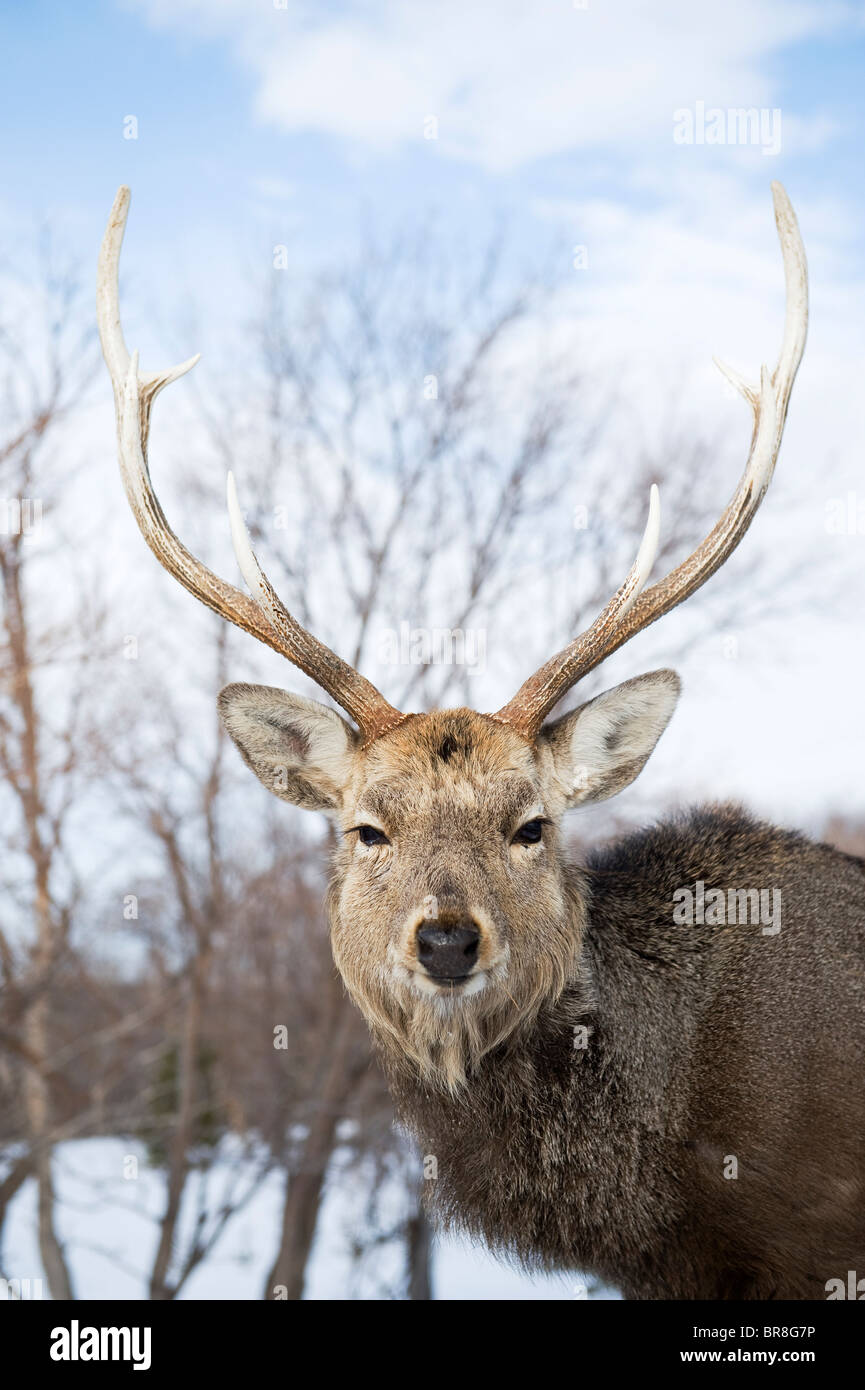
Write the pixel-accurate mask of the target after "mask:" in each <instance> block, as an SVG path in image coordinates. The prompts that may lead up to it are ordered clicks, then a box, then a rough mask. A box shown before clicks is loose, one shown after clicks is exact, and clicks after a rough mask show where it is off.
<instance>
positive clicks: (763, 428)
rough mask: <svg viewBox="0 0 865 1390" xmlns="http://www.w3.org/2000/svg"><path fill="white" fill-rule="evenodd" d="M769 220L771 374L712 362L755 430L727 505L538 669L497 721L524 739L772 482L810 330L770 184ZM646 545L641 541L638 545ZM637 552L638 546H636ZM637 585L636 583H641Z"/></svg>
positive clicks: (680, 597) (789, 216)
mask: <svg viewBox="0 0 865 1390" xmlns="http://www.w3.org/2000/svg"><path fill="white" fill-rule="evenodd" d="M772 196H773V201H774V205H775V221H776V224H777V228H778V239H779V241H780V244H781V254H782V256H783V260H784V280H785V288H786V312H785V318H784V337H783V342H782V345H781V351H780V353H779V356H778V362H777V365H776V367H775V370H774V372H772V373H771V375H770V373H769V371H768V368H766V367H763V368H761V372H760V385H759V387H753V386H750V385H749V384H748V383H747V382H746V381H744V379H743V378H742V377H741V376H739V374H738V373H737V372H734V371H733V370H732V369H731V368H729V367H726V366H724V364H723V363H720V362H718V363H717V365H718V367H719V368H720V370H721V371H722V372H723V374H724V375H725V376H726V377H727V379H728V380H729V381H731V382H732V384H733V385H734V386H735V387H736V388H737V390H738V391H739V392H740V393H741V395H742V396H743V397H744V398H745V400H746V401H747V402H748V404H749V405H750V406H751V409H752V411H753V412H754V430H753V434H752V436H751V447H750V450H749V454H748V461H747V463H746V465H745V471H744V473H743V474H742V477H741V479H740V480H739V484H738V486H737V488H736V491H735V492H734V494H733V496H732V498H731V499H730V502H729V503H728V505H727V507H726V508H725V509H724V511H723V512H722V514H721V516H720V518H719V519H718V521H717V522H716V523H715V525H714V526H713V528H712V530H711V531H710V532H709V534H708V536H706V538H705V539H704V540H703V541H701V543H700V544H699V545H698V546H697V548H696V550H695V551H694V552H693V554H691V555H690V556H688V558H687V559H686V560H684V561H682V563H681V564H680V565H677V567H676V568H675V569H674V570H671V572H670V573H669V574H668V575H667V576H666V578H665V579H662V580H659V582H658V583H657V584H653V585H652V586H651V588H649V589H645V590H644V591H643V592H642V593H640V592H639V589H636V588H635V589H634V590H633V592H632V595H631V598H630V601H629V602H628V603H626V604H620V603H619V602H618V601H619V599H620V595H621V594H622V592H623V590H624V589H625V588H626V587H627V585H628V583H630V581H631V576H632V575H633V570H632V571H631V575H629V576H628V579H627V580H626V581H625V585H623V586H622V589H620V590H619V593H618V594H617V595H616V596H615V598H614V599H612V600H611V602H610V603H609V604H608V605H607V607H606V608H605V609H604V610H603V612H602V613H601V615H600V617H599V618H597V619H596V620H595V622H594V623H593V624H592V626H591V627H590V628H589V629H588V631H587V632H585V633H584V634H582V636H580V637H578V638H576V639H575V640H574V641H573V642H571V643H570V645H569V646H567V647H565V648H564V650H563V651H561V652H559V653H558V655H556V656H554V657H552V658H551V659H550V660H549V661H548V662H546V664H545V665H544V666H542V667H541V668H540V670H538V671H536V672H535V674H534V675H533V676H531V677H530V678H529V679H528V680H527V681H525V682H524V684H523V685H522V686H521V687H520V689H519V690H518V691H517V694H516V695H515V696H514V698H513V699H512V700H511V701H509V703H508V704H507V705H505V706H504V707H503V708H502V709H500V710H499V711H498V713H497V714H496V716H495V718H497V719H499V720H501V721H503V722H504V723H507V724H510V725H511V726H512V727H513V728H515V729H516V730H517V731H518V732H519V733H521V734H523V736H524V737H526V738H528V739H530V740H533V739H534V738H536V736H537V734H538V731H539V730H540V727H541V725H542V724H543V722H544V720H545V719H546V717H547V715H548V714H549V712H550V710H552V709H553V707H554V706H555V705H556V704H557V703H558V701H559V700H560V699H561V698H562V696H563V695H565V694H566V692H567V691H568V690H569V689H570V688H571V686H573V685H574V684H575V683H576V682H577V681H578V680H580V679H581V677H583V676H585V675H587V674H588V672H589V671H592V670H594V668H595V667H596V666H598V665H599V664H600V662H602V661H603V660H604V659H605V658H606V657H608V656H610V655H611V654H612V653H613V652H614V651H616V650H618V648H619V647H621V646H622V645H623V644H624V643H625V642H627V641H628V639H629V638H631V637H633V636H635V634H636V633H638V632H640V631H641V630H642V629H643V628H645V627H648V626H649V625H650V624H651V623H653V622H656V621H657V619H658V618H660V617H662V616H663V614H665V613H669V611H670V610H671V609H672V608H675V607H676V606H677V605H678V604H680V603H682V602H684V600H685V599H687V598H689V597H690V595H691V594H693V593H694V592H695V591H696V590H697V589H699V588H700V586H701V585H702V584H705V582H706V580H707V579H709V578H710V577H711V575H713V574H714V573H715V571H716V570H717V569H719V568H720V567H721V565H723V563H724V561H725V560H726V559H728V557H729V556H730V555H731V554H732V553H733V551H734V550H735V549H736V546H737V545H738V544H739V542H740V541H741V539H742V537H743V536H744V534H745V532H746V531H747V529H748V527H749V526H750V524H751V522H752V520H753V518H754V516H755V514H756V512H757V509H758V507H759V506H760V503H761V502H762V500H763V497H764V496H765V493H766V489H767V488H768V486H769V483H770V482H771V481H772V474H773V472H774V469H775V462H776V460H777V457H778V451H779V449H780V446H781V438H782V435H783V432H784V421H785V419H786V415H787V405H788V402H789V399H790V392H791V391H792V389H793V382H794V381H795V378H796V372H797V371H798V368H799V363H800V362H801V360H802V353H803V352H804V349H805V339H806V336H807V332H808V268H807V262H806V260H805V248H804V246H803V245H802V238H801V236H800V234H799V226H798V223H797V221H796V214H795V213H794V211H793V208H792V205H791V203H790V200H789V198H788V197H787V194H786V192H785V190H784V188H783V187H782V186H781V184H780V183H773V184H772ZM644 544H645V540H644ZM641 550H642V547H641ZM640 587H642V586H640Z"/></svg>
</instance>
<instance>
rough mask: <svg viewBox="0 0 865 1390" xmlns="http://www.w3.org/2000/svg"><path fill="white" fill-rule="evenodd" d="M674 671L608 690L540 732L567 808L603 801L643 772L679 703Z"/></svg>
mask: <svg viewBox="0 0 865 1390" xmlns="http://www.w3.org/2000/svg"><path fill="white" fill-rule="evenodd" d="M680 690H681V681H680V680H679V677H678V676H677V675H676V672H675V671H652V672H650V674H649V675H647V676H637V677H635V679H634V680H630V681H624V682H623V683H622V684H621V685H616V686H614V687H613V689H612V690H605V691H604V693H603V695H598V696H597V697H596V698H595V699H594V700H589V702H588V704H585V705H580V707H579V709H575V710H572V711H571V712H570V714H566V715H563V717H562V718H561V719H557V720H555V721H554V723H552V724H545V725H544V727H543V728H542V729H541V732H540V735H539V738H538V742H539V743H541V744H545V745H546V746H547V748H548V749H549V751H550V754H551V755H552V759H553V764H554V767H555V772H556V779H557V781H558V783H559V785H560V787H561V789H562V791H563V793H564V796H565V802H566V805H567V806H568V807H570V806H580V805H583V804H585V803H586V802H589V801H605V800H606V799H607V797H608V796H613V795H615V793H616V792H618V791H621V789H622V787H626V786H627V785H628V783H629V782H633V780H634V778H635V777H636V776H637V774H638V773H640V772H642V770H643V767H644V765H645V763H646V761H647V760H648V757H649V755H650V753H651V752H652V750H653V748H654V747H655V744H656V743H657V742H658V739H659V738H660V737H661V734H662V733H663V732H664V730H665V729H666V727H667V724H668V723H669V721H670V716H671V715H672V713H673V710H674V709H675V708H676V701H677V700H678V698H679V691H680Z"/></svg>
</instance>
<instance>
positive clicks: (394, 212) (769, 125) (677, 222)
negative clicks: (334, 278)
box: [0, 0, 865, 823]
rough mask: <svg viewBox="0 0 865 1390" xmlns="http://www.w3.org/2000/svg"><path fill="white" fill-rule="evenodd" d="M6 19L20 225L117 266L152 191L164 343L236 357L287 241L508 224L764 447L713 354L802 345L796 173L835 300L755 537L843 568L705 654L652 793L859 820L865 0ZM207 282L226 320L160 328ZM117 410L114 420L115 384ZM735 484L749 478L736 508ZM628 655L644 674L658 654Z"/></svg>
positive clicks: (11, 11)
mask: <svg viewBox="0 0 865 1390" xmlns="http://www.w3.org/2000/svg"><path fill="white" fill-rule="evenodd" d="M0 44H2V66H3V81H2V83H0V141H2V144H0V148H2V165H0V168H2V178H0V237H2V238H4V239H5V240H6V241H7V242H9V240H10V239H11V241H12V242H15V241H16V240H17V241H20V240H21V239H22V238H25V239H26V237H27V236H29V235H32V230H28V229H32V228H34V227H36V226H37V225H39V224H40V222H42V221H44V220H46V219H47V220H49V221H50V223H51V225H52V227H53V228H54V229H55V231H56V233H57V235H59V236H60V237H61V239H62V241H63V244H64V246H65V247H67V248H68V250H69V252H70V254H71V255H72V256H75V257H80V258H82V259H83V260H84V261H85V262H86V261H92V260H95V254H96V250H97V247H98V242H99V238H100V237H101V233H102V228H103V226H104V221H105V218H106V216H107V213H108V209H109V207H110V205H111V201H112V198H113V195H114V192H115V190H116V188H117V186H118V185H119V184H120V183H128V184H130V185H131V187H132V190H133V210H132V218H131V223H130V232H129V237H128V249H127V252H126V253H125V255H126V260H125V266H126V271H127V273H128V274H129V275H130V276H131V277H132V279H133V282H134V285H135V287H136V297H135V300H134V303H133V306H132V317H133V323H134V326H135V328H136V330H139V329H140V333H141V345H142V347H143V349H144V350H145V353H147V352H148V351H152V352H153V353H154V354H155V353H156V351H157V350H159V351H160V353H161V354H163V355H165V356H167V357H173V356H175V355H176V356H186V355H187V354H188V353H190V352H192V351H195V350H196V348H198V347H203V348H204V351H205V353H206V351H207V344H208V342H211V343H214V342H217V341H220V337H221V335H223V334H225V333H226V332H228V331H229V330H228V325H229V323H230V322H231V321H232V319H233V318H236V317H237V315H238V314H239V313H240V312H242V308H243V296H244V293H245V292H246V287H247V286H248V277H249V273H250V271H253V272H254V271H255V269H256V268H261V267H265V266H267V265H268V264H270V263H271V261H272V256H273V248H274V246H275V245H277V244H280V245H282V244H284V245H286V246H287V247H288V248H289V254H290V260H291V263H292V264H297V265H299V266H303V267H309V266H316V265H333V264H338V263H339V261H340V258H342V257H347V256H350V254H351V252H352V249H353V248H354V247H355V246H356V245H357V241H358V236H359V234H360V229H361V228H362V227H363V226H364V224H365V223H367V222H369V221H370V220H372V221H373V222H374V223H375V225H376V226H377V227H378V228H380V229H382V230H386V229H387V228H389V227H391V226H393V227H397V226H400V225H401V224H402V223H403V222H404V221H405V219H406V218H415V219H417V218H418V217H420V218H424V217H426V216H429V217H430V219H431V220H432V219H433V218H434V219H435V222H436V226H437V229H438V233H439V235H440V236H442V237H444V238H445V240H449V239H451V240H452V241H453V244H454V246H455V247H458V246H460V245H461V244H463V243H464V242H465V240H466V239H467V238H468V239H469V240H471V238H473V237H476V238H478V239H480V240H482V239H483V236H484V235H485V233H486V232H487V231H488V229H489V228H490V227H491V226H492V225H494V224H495V223H496V221H497V219H499V218H505V219H506V220H507V223H508V226H509V229H510V235H511V237H512V240H513V242H514V244H515V245H516V247H517V248H518V249H519V250H520V251H521V252H522V253H524V254H525V256H526V257H527V258H529V259H531V258H532V257H533V256H535V257H537V256H540V257H543V256H552V257H553V258H554V259H555V258H556V257H560V258H562V264H563V265H564V264H567V268H568V272H569V279H566V282H565V286H564V288H563V291H562V295H561V301H560V306H559V312H558V314H557V316H556V319H555V321H554V322H553V323H552V324H551V326H550V332H551V334H554V335H556V334H558V335H560V336H561V340H562V341H563V342H570V341H571V335H573V339H574V342H575V344H576V343H579V345H580V347H581V350H583V351H587V352H589V353H590V354H591V357H592V360H593V363H595V364H604V363H608V364H609V365H610V369H611V370H615V371H617V372H619V373H620V374H621V377H622V380H623V381H624V382H625V383H626V384H627V388H628V390H629V392H631V393H632V396H633V401H634V409H635V411H636V413H637V416H638V418H639V420H640V425H641V430H642V431H643V432H645V431H648V432H649V434H651V431H652V429H654V428H656V427H657V426H658V420H659V416H660V412H661V411H662V409H663V408H664V403H665V402H666V401H668V399H669V393H670V391H671V390H672V391H680V392H681V394H682V397H683V399H684V400H685V401H686V402H687V403H688V408H689V409H692V410H693V411H694V413H695V417H696V416H699V417H700V418H706V419H709V420H711V421H716V422H717V423H718V425H719V427H721V428H723V429H724V430H727V429H729V430H730V432H731V434H733V435H734V436H735V437H736V438H737V439H738V438H740V437H741V440H742V460H743V461H744V456H745V451H746V449H747V442H748V436H749V424H748V420H747V418H746V414H745V413H744V412H743V409H742V407H741V403H737V402H735V401H731V399H730V397H729V393H728V392H726V391H725V388H724V386H723V383H722V382H721V380H720V378H719V377H717V376H716V375H715V374H714V373H713V369H712V367H711V364H710V358H711V355H712V353H713V352H717V353H718V354H719V355H721V356H722V357H725V358H726V359H727V360H730V361H732V362H734V363H735V364H736V365H737V366H739V367H740V368H741V369H742V370H744V371H745V372H747V373H748V374H749V375H750V376H752V377H753V376H756V374H757V370H758V368H759V364H760V362H761V361H764V360H767V361H769V362H772V361H773V360H774V355H775V353H776V352H777V348H778V345H779V342H780V333H781V327H782V323H783V297H782V278H781V270H780V257H779V254H778V250H777V244H776V241H775V235H774V228H773V222H772V211H771V199H770V192H769V185H770V182H771V180H773V179H781V180H782V181H783V182H784V184H785V186H786V187H787V189H788V192H789V193H790V196H791V198H792V200H793V203H794V206H795V207H796V210H797V213H798V216H799V220H800V225H801V227H802V231H803V236H804V238H805V243H806V247H807V251H808V256H809V265H810V271H811V282H812V321H811V331H810V338H809V344H808V348H807V349H806V357H805V363H804V366H803V368H802V371H801V373H800V380H799V382H798V384H797V388H796V391H795V394H794V401H793V405H792V407H791V410H790V416H789V422H788V430H787V437H786V440H785V445H784V449H783V451H782V459H781V463H780V464H779V470H778V478H777V481H776V483H775V484H774V485H773V489H777V491H778V493H779V495H780V498H781V500H782V501H783V500H784V497H785V496H788V495H789V497H793V496H794V494H795V496H796V497H797V498H799V499H801V500H800V501H799V502H798V503H797V507H796V509H794V514H793V519H792V521H789V520H786V521H785V522H784V523H783V527H784V528H787V529H783V528H782V522H781V516H782V511H781V509H780V508H779V509H778V510H777V511H776V513H771V508H770V504H769V503H767V508H766V509H764V511H768V513H769V514H767V515H765V516H762V515H761V518H760V519H759V521H758V523H757V525H756V526H755V535H756V534H757V532H758V531H759V536H760V538H761V539H760V540H759V542H758V541H755V544H756V543H760V544H764V545H772V546H775V547H776V548H777V549H778V551H779V553H780V552H784V551H787V550H789V549H791V548H793V549H794V550H796V551H798V553H799V554H800V556H801V562H802V565H803V566H807V565H808V564H809V563H812V562H816V560H817V559H818V558H820V557H821V556H823V555H825V552H826V548H827V547H828V548H829V550H830V552H831V556H832V558H833V563H836V562H837V567H838V571H839V573H843V574H844V576H845V585H844V588H843V592H842V594H841V596H840V597H839V599H838V601H837V605H836V608H835V611H833V612H832V613H824V614H823V615H822V616H821V620H820V623H819V625H815V624H814V622H813V621H809V620H807V619H806V618H805V617H804V615H803V620H802V623H801V624H797V625H795V627H794V626H793V625H792V624H791V622H790V619H789V617H788V618H787V619H786V620H785V623H786V626H784V625H782V626H780V627H778V628H776V629H775V630H770V631H769V632H768V634H767V637H766V641H765V646H759V647H756V648H755V647H754V646H753V644H752V646H751V648H748V647H747V644H745V654H744V656H743V658H742V660H741V661H740V662H738V664H735V663H730V662H729V661H726V662H725V661H723V660H722V659H721V658H720V657H718V659H717V660H715V659H713V658H712V657H711V655H710V656H709V657H708V658H707V657H706V656H705V655H703V656H702V657H701V658H700V660H699V661H697V662H695V663H694V668H693V669H692V670H687V669H686V670H685V677H686V691H690V694H689V695H688V698H687V699H686V700H685V701H684V702H683V706H682V709H681V710H680V712H679V714H677V716H676V718H677V721H678V723H677V727H678V729H679V734H678V736H677V738H678V741H677V740H676V738H674V737H673V736H672V735H671V736H668V738H667V740H666V741H665V742H664V743H663V744H662V747H661V749H660V750H659V753H658V755H656V757H657V760H658V765H657V768H656V770H655V771H653V773H652V777H653V778H654V780H653V781H651V782H650V783H649V791H648V796H649V798H651V795H653V794H656V795H658V796H660V795H662V794H665V795H666V794H668V793H669V791H670V789H671V788H674V787H681V789H682V791H683V794H692V795H695V796H697V795H699V796H718V797H720V796H741V797H743V798H744V799H746V800H750V801H751V802H752V803H754V804H756V806H757V808H758V809H760V810H765V811H766V813H768V814H773V815H775V816H776V817H780V818H783V819H786V820H791V819H801V820H805V821H807V822H809V823H814V821H815V820H816V821H818V820H819V816H820V815H821V814H822V813H823V812H824V811H828V810H829V809H831V808H832V807H833V806H839V807H840V808H841V809H844V810H846V811H848V812H849V813H851V814H855V813H857V812H858V813H861V811H862V798H861V790H860V787H861V778H860V770H861V768H862V766H863V754H865V747H863V741H865V732H863V727H865V726H863V721H862V718H861V704H862V694H861V691H862V682H863V677H865V659H863V645H865V644H863V621H862V615H863V609H865V602H863V600H865V478H863V474H865V458H863V453H865V451H863V446H862V441H863V435H865V405H863V399H865V393H863V389H862V383H863V380H865V342H863V325H865V250H863V248H865V199H863V179H862V153H861V152H862V148H863V140H865V103H863V97H862V85H863V81H862V79H863V73H865V7H863V5H862V4H854V3H836V0H729V3H725V4H723V5H718V4H710V3H694V0H666V2H665V3H661V4H658V3H657V0H655V2H654V3H642V2H641V0H618V3H616V2H615V0H587V3H581V0H577V3H574V2H573V0H534V2H533V3H531V4H529V3H522V4H517V3H513V2H512V0H498V2H497V3H490V2H489V0H474V3H466V2H465V0H439V2H438V3H436V4H428V3H425V2H424V0H380V2H379V3H376V0H369V3H364V4H359V3H335V2H333V0H331V2H330V3H317V4H311V3H301V4H298V3H294V2H293V0H285V3H282V0H276V3H274V0H78V3H76V4H75V5H68V4H60V3H46V0H31V3H28V4H27V5H16V4H12V3H10V0H2V3H0ZM736 108H747V109H754V110H755V111H757V112H758V113H760V116H761V121H760V122H758V124H757V126H756V127H755V128H754V129H753V130H752V129H751V128H750V127H749V129H748V132H747V135H748V138H747V139H746V140H745V141H741V140H739V141H738V142H734V143H729V142H727V141H725V142H724V143H720V142H719V141H717V140H714V139H712V138H711V137H710V138H706V137H707V135H708V134H709V132H710V130H713V131H715V132H717V130H718V129H719V128H720V127H719V125H718V122H717V120H716V118H715V116H714V115H713V113H715V112H717V111H720V112H721V113H723V116H724V122H725V132H726V113H727V112H728V111H730V110H731V109H732V110H735V109H736ZM713 122H714V125H713ZM734 133H735V132H734ZM701 136H702V138H701ZM752 137H753V138H752ZM577 248H581V249H580V250H579V252H578V251H577ZM575 261H580V262H581V263H580V264H579V265H577V264H574V262H575ZM189 303H193V304H195V305H196V306H197V319H196V321H197V327H198V329H199V331H200V332H201V333H202V334H203V337H204V340H203V341H202V342H200V343H189V344H183V345H182V347H181V349H180V350H179V351H178V352H176V353H175V350H174V341H173V339H172V342H171V343H170V344H167V345H164V346H162V347H160V345H159V337H158V331H159V330H161V327H162V325H163V324H165V323H168V322H171V321H172V317H173V314H174V313H175V311H176V310H177V309H178V308H180V307H184V306H186V305H188V304H189ZM167 347H170V349H171V350H170V351H167V350H166V348H167ZM176 389H178V388H175V390H176ZM100 410H101V412H102V413H101V415H100V417H99V419H100V422H102V421H104V422H105V438H106V441H110V437H111V434H112V426H111V422H110V400H109V396H108V392H107V388H106V391H105V394H104V399H103V400H102V402H101V404H100ZM109 447H110V445H109ZM733 482H734V479H733V478H732V477H727V476H726V475H725V476H723V477H720V476H719V478H718V501H719V509H720V506H722V505H723V503H724V502H725V501H726V498H727V496H728V495H729V493H730V491H731V490H732V485H733ZM851 495H852V498H853V501H852V503H851V507H852V511H851V515H853V516H861V517H862V532H861V533H860V532H859V531H858V529H857V527H856V526H855V525H854V527H853V530H852V532H851V533H850V534H845V535H835V534H829V532H828V531H827V528H826V516H827V508H828V507H829V506H830V505H831V504H832V503H833V501H837V499H839V498H843V499H847V498H849V497H850V496H851ZM770 501H771V497H770ZM783 515H784V516H787V513H786V512H784V513H783ZM760 528H762V529H760ZM750 539H751V538H750V536H749V538H748V540H749V541H750ZM746 544H747V542H746ZM669 621H671V622H672V621H675V620H674V619H670V620H669ZM653 650H655V649H653ZM657 651H658V652H659V654H660V656H661V657H663V649H662V645H661V646H660V647H657ZM622 662H623V658H622V657H621V656H619V657H618V658H617V659H616V663H615V678H616V679H621V678H623V677H624V676H626V675H629V674H635V673H636V670H635V669H634V668H633V666H632V665H629V662H628V661H625V662H624V664H622ZM639 669H642V668H639ZM693 749H699V750H700V752H699V754H698V755H696V756H695V755H694V754H693V753H690V750H693ZM686 750H687V751H688V752H689V753H690V756H688V757H687V758H686V757H685V756H684V754H685V751H686Z"/></svg>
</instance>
